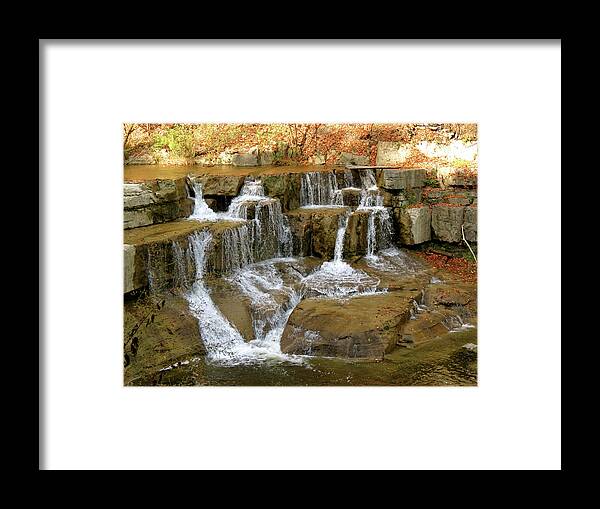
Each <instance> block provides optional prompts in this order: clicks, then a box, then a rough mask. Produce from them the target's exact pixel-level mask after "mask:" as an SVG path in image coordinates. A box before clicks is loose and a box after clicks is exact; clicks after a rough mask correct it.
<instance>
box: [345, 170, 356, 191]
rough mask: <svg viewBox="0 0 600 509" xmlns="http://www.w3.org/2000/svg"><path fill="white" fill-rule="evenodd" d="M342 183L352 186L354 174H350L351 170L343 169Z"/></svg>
mask: <svg viewBox="0 0 600 509" xmlns="http://www.w3.org/2000/svg"><path fill="white" fill-rule="evenodd" d="M344 184H345V187H354V175H352V170H348V169H345V170H344Z"/></svg>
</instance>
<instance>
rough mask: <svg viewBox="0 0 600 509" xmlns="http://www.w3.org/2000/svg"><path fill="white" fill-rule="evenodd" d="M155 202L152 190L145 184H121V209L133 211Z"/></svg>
mask: <svg viewBox="0 0 600 509" xmlns="http://www.w3.org/2000/svg"><path fill="white" fill-rule="evenodd" d="M155 202H156V198H155V196H154V193H153V192H152V188H151V187H150V186H149V185H147V184H132V183H127V182H126V183H125V184H123V207H124V208H125V209H133V208H136V207H145V206H147V205H151V204H153V203H155Z"/></svg>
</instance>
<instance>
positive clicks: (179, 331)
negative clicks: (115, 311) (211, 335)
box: [124, 293, 206, 385]
mask: <svg viewBox="0 0 600 509" xmlns="http://www.w3.org/2000/svg"><path fill="white" fill-rule="evenodd" d="M205 353H206V350H205V348H204V345H203V343H202V340H201V337H200V331H199V327H198V320H196V318H195V317H194V316H192V315H191V313H190V311H189V307H188V303H187V301H186V300H185V299H184V298H183V297H180V296H176V295H173V294H170V293H166V294H161V295H156V296H153V297H143V298H140V299H136V300H133V301H127V300H126V301H125V306H124V382H125V385H135V384H136V383H142V382H146V381H147V380H148V379H149V378H151V377H154V376H156V374H157V373H159V372H160V371H161V370H164V369H167V368H169V366H171V365H173V364H174V363H177V362H180V361H189V359H190V358H192V357H194V356H200V355H204V354H205Z"/></svg>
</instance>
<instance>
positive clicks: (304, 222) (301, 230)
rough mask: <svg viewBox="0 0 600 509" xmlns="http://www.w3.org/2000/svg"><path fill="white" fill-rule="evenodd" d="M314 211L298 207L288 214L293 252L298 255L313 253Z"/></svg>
mask: <svg viewBox="0 0 600 509" xmlns="http://www.w3.org/2000/svg"><path fill="white" fill-rule="evenodd" d="M311 216H312V213H311V211H310V210H309V209H296V210H293V211H292V212H291V213H289V214H287V218H288V223H289V225H290V230H291V232H292V252H293V253H294V255H297V256H310V255H311V253H312V222H311Z"/></svg>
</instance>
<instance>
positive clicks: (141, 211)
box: [123, 178, 194, 229]
mask: <svg viewBox="0 0 600 509" xmlns="http://www.w3.org/2000/svg"><path fill="white" fill-rule="evenodd" d="M123 209H124V210H123V228H124V229H129V228H139V227H141V226H148V225H152V224H158V223H165V222H168V221H173V220H175V219H179V218H182V217H187V216H189V215H190V214H191V213H192V210H193V209H194V202H193V200H192V199H191V198H189V196H188V191H187V186H186V182H185V179H183V178H181V179H174V180H155V181H148V182H143V183H131V182H126V183H125V184H123Z"/></svg>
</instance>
